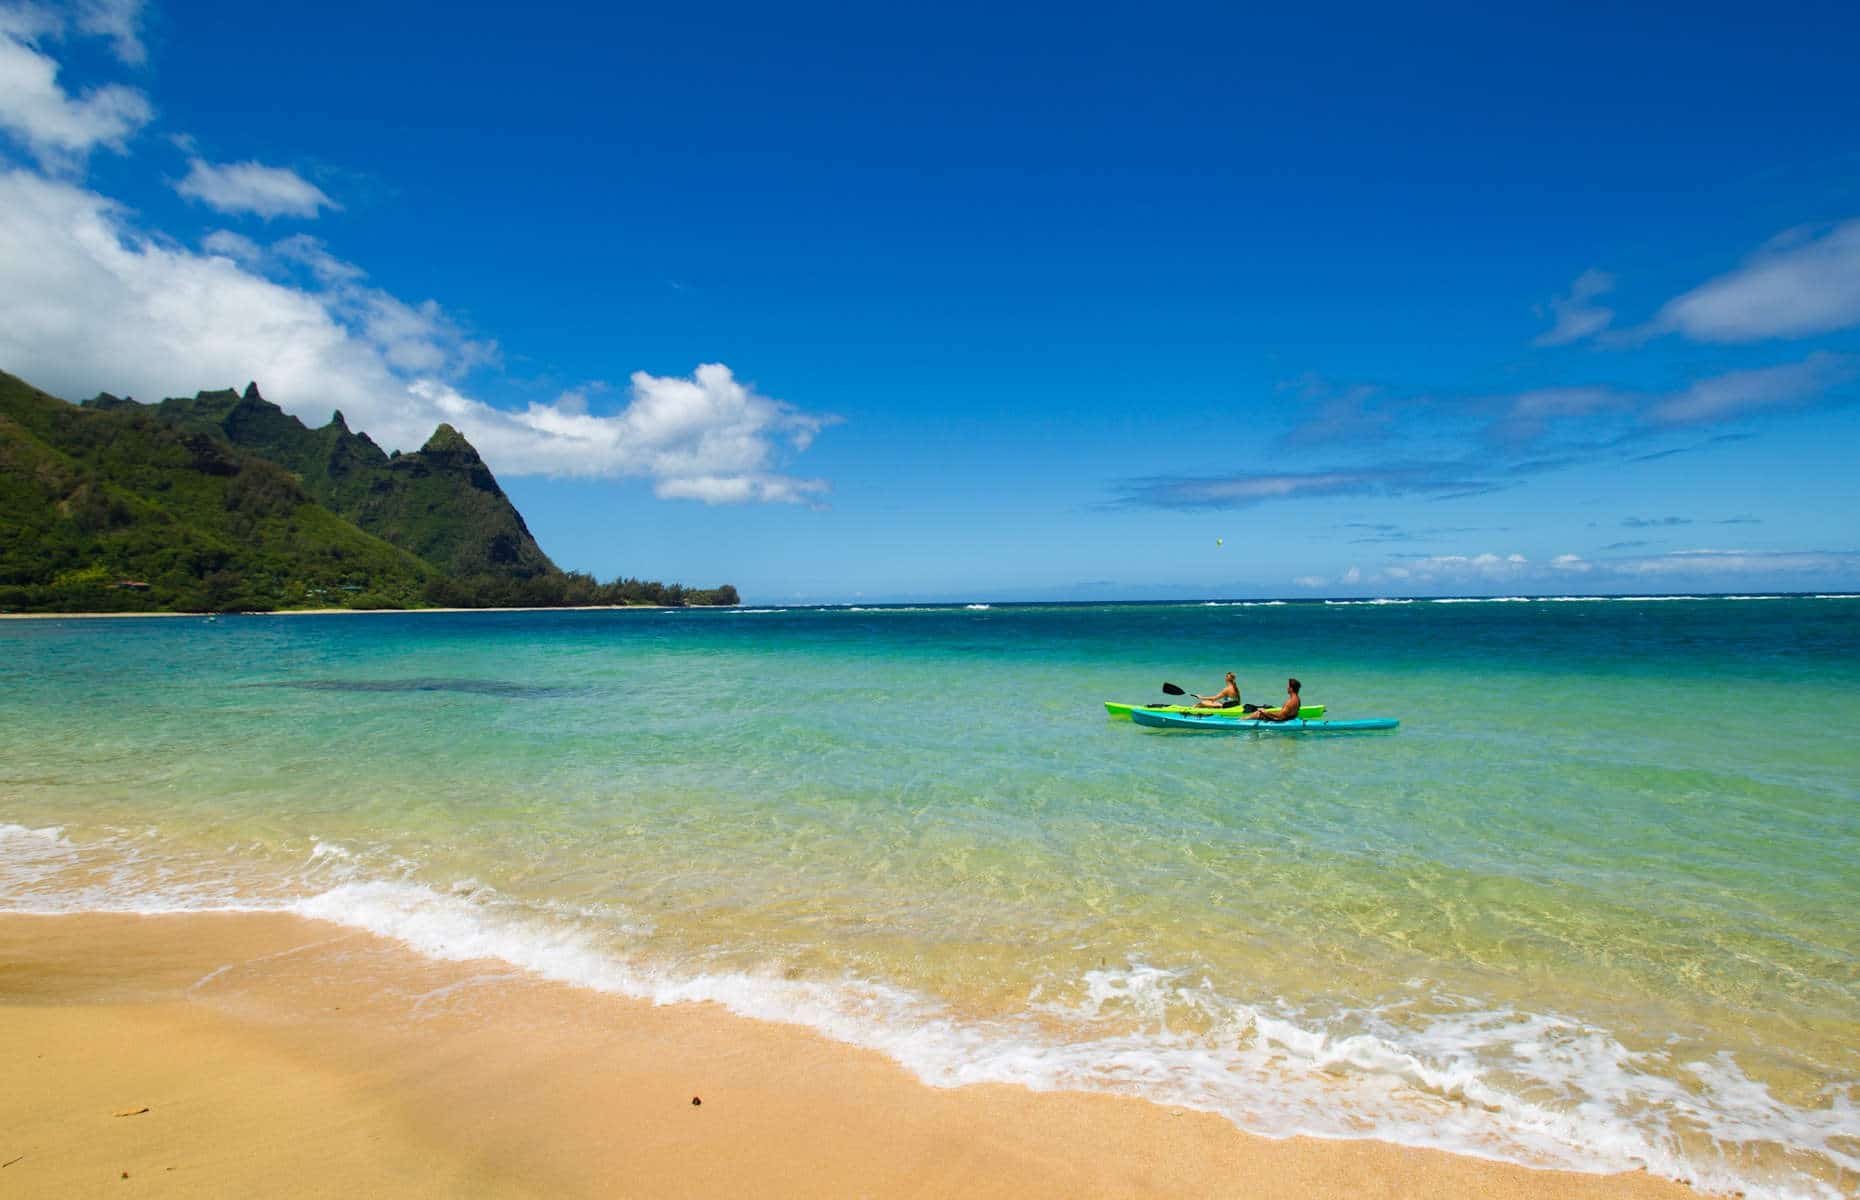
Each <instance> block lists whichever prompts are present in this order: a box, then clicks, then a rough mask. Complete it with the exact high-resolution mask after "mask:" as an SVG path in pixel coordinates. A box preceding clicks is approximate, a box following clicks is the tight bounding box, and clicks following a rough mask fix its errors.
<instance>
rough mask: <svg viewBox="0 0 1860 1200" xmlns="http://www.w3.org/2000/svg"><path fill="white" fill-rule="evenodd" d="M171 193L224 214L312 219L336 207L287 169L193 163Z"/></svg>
mask: <svg viewBox="0 0 1860 1200" xmlns="http://www.w3.org/2000/svg"><path fill="white" fill-rule="evenodd" d="M174 190H175V191H177V192H179V193H181V194H182V195H183V196H187V197H189V198H190V199H194V200H198V201H200V202H201V203H202V204H205V205H206V206H207V207H208V208H211V209H213V210H215V211H216V212H223V213H252V214H253V215H255V216H260V217H263V218H264V219H265V220H267V221H269V220H271V219H272V218H273V217H304V218H307V219H314V218H315V217H316V216H317V214H318V213H319V212H320V211H321V210H323V209H325V208H336V207H339V206H338V205H337V204H336V202H335V201H334V200H331V199H330V198H329V197H328V196H326V195H324V193H323V189H321V188H319V187H317V186H316V185H315V184H313V183H311V182H309V181H308V180H306V179H305V178H304V177H303V176H301V175H299V174H298V173H297V172H295V171H292V170H290V169H288V168H286V167H268V166H266V165H264V164H263V163H257V162H242V163H225V164H218V163H210V162H207V161H205V160H204V159H199V158H196V159H192V160H190V161H189V163H188V169H187V177H186V178H185V179H183V180H181V182H179V183H177V184H175V185H174Z"/></svg>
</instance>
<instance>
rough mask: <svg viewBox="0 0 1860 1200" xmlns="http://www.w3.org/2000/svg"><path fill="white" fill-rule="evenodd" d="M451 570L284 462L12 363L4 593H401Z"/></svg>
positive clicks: (397, 597) (392, 604)
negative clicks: (327, 502)
mask: <svg viewBox="0 0 1860 1200" xmlns="http://www.w3.org/2000/svg"><path fill="white" fill-rule="evenodd" d="M440 579H441V572H439V571H438V570H436V569H435V568H434V567H432V566H431V565H429V564H428V563H425V562H423V561H421V559H420V558H419V557H418V556H416V555H414V554H412V553H409V552H408V551H406V550H404V549H401V548H399V547H397V546H393V545H390V544H389V543H388V542H386V541H384V540H382V539H381V538H378V537H374V536H372V535H370V534H368V533H365V532H363V531H362V530H360V529H358V528H356V527H355V526H354V525H353V524H351V523H350V522H348V521H345V520H344V519H343V518H342V517H340V516H338V515H337V514H335V513H333V512H331V511H329V510H328V509H327V508H325V507H323V506H322V505H321V504H318V503H317V502H316V501H315V500H314V499H312V498H311V497H310V495H309V494H307V493H306V492H305V490H304V488H303V487H302V486H301V485H300V484H299V483H298V482H297V480H296V479H295V478H293V477H292V475H291V473H290V472H289V471H286V470H285V469H284V468H283V467H280V466H278V465H277V464H275V463H271V462H267V461H266V460H264V459H263V458H260V457H258V456H257V455H254V454H248V453H245V452H243V451H240V450H238V449H236V448H235V447H233V446H231V445H229V444H228V443H226V442H225V441H223V440H220V439H218V438H214V437H212V436H210V435H208V434H206V433H203V432H199V431H196V430H188V429H183V428H179V427H177V426H175V425H173V424H171V423H169V422H166V421H163V420H162V419H161V418H160V417H159V416H158V415H157V414H156V413H155V412H154V411H153V410H151V409H149V408H146V407H144V406H142V405H139V404H133V403H128V402H115V403H108V402H106V403H104V404H100V405H96V406H93V407H85V408H79V407H77V406H76V405H72V404H67V403H66V402H65V401H63V400H60V399H58V398H56V397H54V396H49V395H47V394H46V393H44V392H41V391H39V390H38V389H37V388H34V387H31V386H30V385H28V384H26V383H25V382H23V381H21V380H19V379H16V378H14V377H13V376H11V375H7V374H5V373H0V608H14V609H25V610H51V611H111V610H119V611H124V610H150V609H160V610H168V609H180V610H223V609H233V608H247V609H262V608H281V607H287V606H293V605H294V606H299V607H302V606H315V605H320V604H332V605H344V606H348V607H379V608H397V607H405V606H409V605H417V604H419V603H420V602H421V601H422V598H423V597H424V596H425V594H426V593H427V591H428V589H429V587H431V586H432V585H434V584H435V583H436V582H438V581H439V580H440Z"/></svg>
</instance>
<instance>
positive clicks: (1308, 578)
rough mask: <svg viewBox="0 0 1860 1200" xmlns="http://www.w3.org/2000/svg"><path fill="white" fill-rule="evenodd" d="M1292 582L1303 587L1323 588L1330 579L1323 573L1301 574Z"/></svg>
mask: <svg viewBox="0 0 1860 1200" xmlns="http://www.w3.org/2000/svg"><path fill="white" fill-rule="evenodd" d="M1292 582H1293V583H1295V584H1297V585H1298V586H1299V587H1301V588H1321V587H1323V586H1324V585H1325V583H1327V582H1329V581H1328V580H1326V579H1325V578H1324V577H1323V576H1322V575H1300V576H1299V577H1298V578H1296V579H1294V580H1292Z"/></svg>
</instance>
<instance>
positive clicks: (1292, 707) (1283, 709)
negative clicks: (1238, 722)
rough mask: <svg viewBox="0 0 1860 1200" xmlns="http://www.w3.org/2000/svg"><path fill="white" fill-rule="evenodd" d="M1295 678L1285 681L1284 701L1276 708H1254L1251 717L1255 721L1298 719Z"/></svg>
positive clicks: (1296, 683)
mask: <svg viewBox="0 0 1860 1200" xmlns="http://www.w3.org/2000/svg"><path fill="white" fill-rule="evenodd" d="M1299 686H1300V685H1299V683H1298V681H1297V680H1296V679H1288V680H1286V681H1285V703H1284V704H1281V705H1279V707H1277V708H1256V709H1254V710H1253V713H1252V719H1253V720H1255V721H1294V720H1297V719H1298V704H1299V701H1298V688H1299Z"/></svg>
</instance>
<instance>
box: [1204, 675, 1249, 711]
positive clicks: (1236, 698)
mask: <svg viewBox="0 0 1860 1200" xmlns="http://www.w3.org/2000/svg"><path fill="white" fill-rule="evenodd" d="M1239 704H1240V685H1239V684H1237V683H1235V682H1234V673H1233V672H1232V671H1229V672H1227V686H1226V687H1224V688H1222V689H1221V690H1220V691H1218V692H1216V693H1214V694H1213V695H1212V696H1196V697H1195V707H1196V708H1236V707H1238V706H1239Z"/></svg>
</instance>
